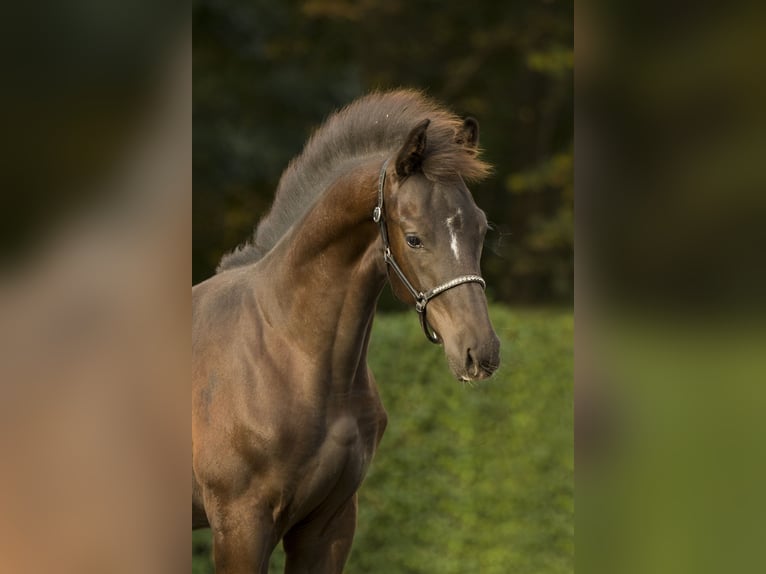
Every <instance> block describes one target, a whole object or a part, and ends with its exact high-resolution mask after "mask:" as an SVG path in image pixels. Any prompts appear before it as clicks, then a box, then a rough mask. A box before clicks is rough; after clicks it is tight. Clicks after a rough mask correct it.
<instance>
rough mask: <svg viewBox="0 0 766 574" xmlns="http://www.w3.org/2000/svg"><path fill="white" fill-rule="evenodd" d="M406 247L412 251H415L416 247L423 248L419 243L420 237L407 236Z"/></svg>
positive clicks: (421, 243) (420, 242)
mask: <svg viewBox="0 0 766 574" xmlns="http://www.w3.org/2000/svg"><path fill="white" fill-rule="evenodd" d="M407 245H409V246H410V247H412V248H413V249H417V248H418V247H423V242H422V241H420V237H418V236H416V235H408V236H407Z"/></svg>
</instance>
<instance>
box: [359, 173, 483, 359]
mask: <svg viewBox="0 0 766 574" xmlns="http://www.w3.org/2000/svg"><path fill="white" fill-rule="evenodd" d="M387 167H388V160H386V161H384V162H383V166H382V167H381V168H380V177H379V178H378V204H377V205H376V206H375V209H374V210H373V212H372V220H373V221H374V222H375V223H377V224H378V227H379V228H380V237H381V239H382V240H383V260H384V261H385V262H386V263H387V264H388V265H390V266H391V269H393V270H394V273H396V274H397V276H398V277H399V279H400V280H401V282H402V283H403V284H404V286H405V287H406V288H407V290H408V291H409V292H410V293H411V294H412V297H413V298H414V299H415V310H416V311H417V312H418V316H419V317H420V325H421V327H423V332H424V333H425V334H426V337H427V338H428V340H429V341H431V342H432V343H435V344H438V343H440V342H441V339H440V338H439V335H437V334H436V332H435V331H434V330H433V329H432V328H431V325H429V324H428V318H427V317H426V306H427V305H428V302H429V301H430V300H431V299H433V298H434V297H436V296H437V295H441V294H442V293H444V292H445V291H448V290H450V289H452V288H453V287H457V286H458V285H462V284H463V283H478V284H479V285H481V288H482V289H486V287H487V284H486V283H485V281H484V279H482V278H481V277H480V276H479V275H461V276H460V277H455V278H454V279H452V280H450V281H447V282H446V283H442V284H441V285H439V286H437V287H434V288H433V289H429V290H428V291H426V292H423V291H418V290H417V289H415V287H414V286H413V285H412V283H410V281H409V279H407V277H406V276H405V275H404V271H402V269H401V267H399V265H397V264H396V261H394V256H393V255H392V254H391V245H390V244H389V242H388V229H387V228H386V220H385V218H384V217H383V215H384V214H383V187H384V186H385V184H386V168H387Z"/></svg>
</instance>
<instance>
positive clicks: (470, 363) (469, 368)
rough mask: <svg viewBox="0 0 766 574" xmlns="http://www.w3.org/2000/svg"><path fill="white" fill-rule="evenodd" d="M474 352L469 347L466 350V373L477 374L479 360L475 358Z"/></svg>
mask: <svg viewBox="0 0 766 574" xmlns="http://www.w3.org/2000/svg"><path fill="white" fill-rule="evenodd" d="M474 353H475V351H472V350H471V349H470V348H469V349H468V351H466V357H465V370H466V372H467V373H470V374H471V375H474V376H476V375H478V374H479V362H478V361H477V360H476V356H475V354H474Z"/></svg>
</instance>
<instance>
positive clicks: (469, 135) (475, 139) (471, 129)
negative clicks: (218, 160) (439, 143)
mask: <svg viewBox="0 0 766 574" xmlns="http://www.w3.org/2000/svg"><path fill="white" fill-rule="evenodd" d="M455 143H457V144H460V145H464V146H466V147H469V148H476V147H477V146H478V145H479V122H478V121H477V120H476V118H472V117H470V116H469V117H467V118H466V119H465V120H463V126H462V127H461V128H460V129H459V130H458V131H457V133H456V134H455Z"/></svg>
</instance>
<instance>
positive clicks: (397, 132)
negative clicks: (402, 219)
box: [216, 90, 490, 273]
mask: <svg viewBox="0 0 766 574" xmlns="http://www.w3.org/2000/svg"><path fill="white" fill-rule="evenodd" d="M426 118H428V119H430V120H431V123H430V124H429V126H428V131H427V138H426V141H427V143H426V149H425V152H424V156H423V163H422V169H423V174H424V175H425V176H426V177H427V178H428V179H430V180H432V181H435V182H438V181H443V180H445V179H448V178H451V177H454V176H455V174H459V175H460V176H462V177H463V178H464V179H465V180H467V181H478V180H481V179H483V178H485V177H486V176H487V175H488V174H489V171H490V166H489V164H487V163H486V162H484V161H482V160H481V159H479V157H478V150H477V149H475V148H469V147H466V146H465V145H463V144H462V142H460V141H458V139H457V138H456V135H457V134H458V133H459V131H460V129H461V127H462V126H463V120H462V119H461V118H459V117H458V116H456V115H455V114H453V113H452V112H450V111H448V110H447V109H445V108H444V107H442V106H441V105H439V104H438V103H436V102H435V101H434V100H432V99H430V98H428V97H426V96H425V95H424V94H423V93H422V92H419V91H415V90H396V91H390V92H374V93H372V94H369V95H367V96H364V97H361V98H359V99H357V100H355V101H353V102H352V103H351V104H349V105H348V106H346V107H345V108H343V109H341V110H339V111H337V112H335V113H333V114H332V115H330V117H329V118H328V119H327V120H326V121H325V123H324V124H323V125H322V126H321V127H319V128H318V129H317V130H316V131H315V132H314V133H313V135H312V136H311V137H310V138H309V140H308V142H307V143H306V146H305V147H304V148H303V152H302V153H301V154H300V155H299V156H297V157H296V158H294V159H293V160H292V161H290V163H289V164H288V166H287V168H286V169H285V171H284V172H283V173H282V177H281V178H280V180H279V184H278V186H277V191H276V194H275V196H274V202H273V204H272V206H271V209H270V210H269V212H268V213H267V214H266V215H265V216H264V217H263V218H262V219H261V220H260V222H259V223H258V225H257V227H256V228H255V231H254V232H253V235H252V237H251V238H250V240H248V241H246V242H245V243H243V244H242V245H240V246H239V247H237V248H236V249H235V250H234V251H232V252H231V253H228V254H226V255H224V256H223V258H222V259H221V261H220V263H219V265H218V268H217V270H216V272H218V273H220V272H221V271H225V270H227V269H231V268H234V267H241V266H244V265H249V264H251V263H255V262H256V261H258V260H259V259H261V258H262V257H263V256H264V255H265V254H266V253H268V251H269V250H271V249H272V248H273V247H274V245H276V243H277V242H278V241H279V240H280V238H281V237H282V236H283V235H285V233H286V232H287V231H288V230H289V229H290V227H291V226H292V225H293V224H294V223H295V222H297V221H300V219H302V217H303V216H304V215H305V214H306V213H308V211H309V210H310V208H311V207H312V206H313V205H314V203H315V202H316V201H317V199H318V198H319V197H320V196H321V195H322V193H323V192H324V191H325V190H326V189H327V187H328V186H329V184H330V183H331V182H332V181H333V180H334V179H336V178H337V176H338V173H339V170H340V169H343V168H344V167H348V166H349V165H352V164H353V163H355V162H357V161H359V160H361V159H363V158H365V157H369V156H371V155H381V157H384V156H386V155H390V154H392V153H393V152H394V151H397V150H398V149H399V148H400V147H401V146H402V145H403V144H404V141H405V138H406V137H407V135H408V134H409V133H410V131H411V130H412V128H414V127H415V125H416V124H418V123H419V122H420V121H422V120H424V119H426Z"/></svg>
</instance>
